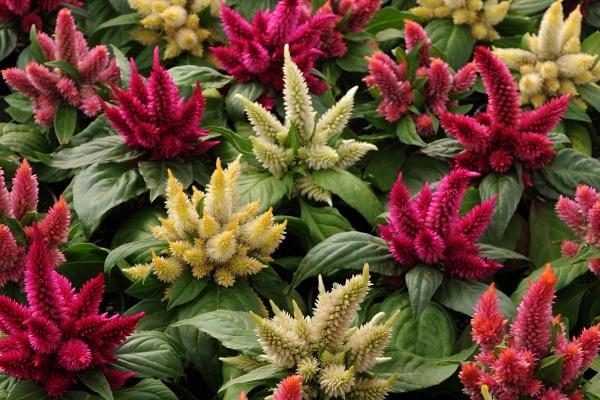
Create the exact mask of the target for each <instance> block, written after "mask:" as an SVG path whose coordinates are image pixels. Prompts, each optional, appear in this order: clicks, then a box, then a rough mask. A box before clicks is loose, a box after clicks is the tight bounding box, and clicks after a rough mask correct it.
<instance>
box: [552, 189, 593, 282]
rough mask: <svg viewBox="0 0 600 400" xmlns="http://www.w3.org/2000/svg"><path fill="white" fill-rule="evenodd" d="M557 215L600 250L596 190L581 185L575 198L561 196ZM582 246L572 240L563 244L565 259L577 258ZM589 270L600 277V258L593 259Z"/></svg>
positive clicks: (586, 242) (589, 264)
mask: <svg viewBox="0 0 600 400" xmlns="http://www.w3.org/2000/svg"><path fill="white" fill-rule="evenodd" d="M556 213H557V214H558V216H559V217H560V219H562V220H563V221H564V222H565V224H567V226H568V227H569V228H571V230H572V231H573V232H574V233H575V234H576V235H577V236H579V237H580V238H581V239H582V240H583V242H584V243H585V244H586V245H589V246H594V247H596V248H600V194H598V192H597V191H596V189H594V188H592V187H590V186H587V185H580V186H578V187H577V191H576V192H575V198H573V199H570V198H568V197H565V196H560V197H559V199H558V202H557V203H556ZM580 247H581V246H580V245H579V244H578V243H575V242H573V241H570V240H564V241H563V242H562V246H561V249H562V253H563V256H565V257H575V256H576V255H577V253H579V251H580ZM588 268H589V270H590V271H592V272H593V273H594V274H596V275H597V276H600V258H592V259H591V260H590V261H589V262H588Z"/></svg>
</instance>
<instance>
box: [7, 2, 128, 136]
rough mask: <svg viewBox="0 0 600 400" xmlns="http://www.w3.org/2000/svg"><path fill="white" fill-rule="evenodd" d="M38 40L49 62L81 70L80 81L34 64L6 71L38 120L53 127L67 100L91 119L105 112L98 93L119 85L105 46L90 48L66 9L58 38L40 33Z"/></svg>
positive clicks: (60, 16)
mask: <svg viewBox="0 0 600 400" xmlns="http://www.w3.org/2000/svg"><path fill="white" fill-rule="evenodd" d="M38 41H39V42H40V46H41V47H42V49H43V52H44V55H45V57H46V60H47V61H61V62H67V63H69V64H70V65H71V66H72V67H73V68H74V69H75V71H77V74H78V79H77V81H76V80H75V79H73V77H71V76H69V75H67V74H66V73H65V72H63V71H61V70H60V69H58V68H52V69H49V68H48V67H46V66H44V65H42V64H38V63H36V62H31V63H29V64H28V65H27V67H26V68H25V70H21V69H18V68H9V69H5V70H3V71H2V76H3V77H4V80H5V81H6V83H8V85H9V86H10V87H11V88H12V89H13V90H16V91H18V92H21V93H23V94H24V95H25V96H27V97H29V98H30V99H31V101H32V103H33V109H34V112H35V120H36V122H37V123H39V124H41V125H49V124H51V123H52V121H53V119H54V113H55V112H56V109H57V108H58V105H59V104H60V103H61V102H63V101H66V102H67V103H69V104H70V105H72V106H73V107H77V108H79V109H80V110H81V111H83V112H84V113H85V114H86V115H87V116H90V117H92V116H95V115H96V114H98V113H99V112H100V111H101V109H102V98H101V97H100V96H99V95H98V94H96V90H97V89H98V87H99V85H102V84H115V83H116V82H117V81H118V79H119V68H118V67H117V63H116V61H115V60H114V59H112V60H111V58H110V54H109V53H108V49H107V48H106V46H104V45H100V46H96V47H94V48H93V49H91V50H90V49H89V48H88V45H87V42H86V40H85V38H84V37H83V34H82V33H81V32H79V31H78V30H77V27H76V26H75V20H74V19H73V17H72V16H71V11H69V9H67V8H64V9H62V10H60V12H59V13H58V17H57V19H56V30H55V39H54V40H52V39H51V38H50V37H49V36H48V35H46V34H45V33H38Z"/></svg>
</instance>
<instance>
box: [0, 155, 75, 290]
mask: <svg viewBox="0 0 600 400" xmlns="http://www.w3.org/2000/svg"><path fill="white" fill-rule="evenodd" d="M37 205H38V181H37V178H36V176H35V175H33V172H32V170H31V167H30V166H29V163H28V162H27V160H23V163H22V164H21V166H20V167H19V169H18V170H17V173H16V174H15V176H14V177H13V179H12V190H11V191H10V192H9V191H8V189H7V188H6V182H5V180H4V171H3V170H2V169H1V168H0V216H4V217H8V218H12V219H14V220H16V221H17V222H18V223H20V224H21V225H22V226H24V231H25V234H26V235H27V236H29V237H30V236H31V232H32V229H33V228H34V227H37V229H38V230H39V231H40V234H41V235H42V236H43V237H44V238H45V240H46V242H47V243H48V246H49V249H48V253H49V255H48V257H49V259H50V260H51V261H52V264H53V265H57V264H59V263H60V262H62V261H63V260H64V257H63V254H62V253H61V252H60V251H59V250H58V246H59V245H61V244H63V243H65V242H66V241H67V236H68V233H69V222H70V219H71V215H70V212H69V207H68V206H67V203H66V202H65V200H64V198H62V197H61V198H60V199H59V200H58V202H56V204H54V205H53V206H52V207H51V208H50V209H49V210H48V213H47V214H46V216H45V217H44V218H43V219H41V220H40V221H38V222H32V221H33V220H34V218H31V217H32V215H33V214H36V213H37ZM25 252H26V243H22V242H18V241H17V239H16V238H15V235H14V234H13V232H12V231H11V229H10V228H9V226H7V225H4V224H0V287H1V286H4V285H5V284H6V283H7V282H11V281H12V282H19V281H21V280H22V279H23V260H24V258H25Z"/></svg>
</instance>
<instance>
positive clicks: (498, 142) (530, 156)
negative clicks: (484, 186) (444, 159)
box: [441, 47, 569, 182]
mask: <svg viewBox="0 0 600 400" xmlns="http://www.w3.org/2000/svg"><path fill="white" fill-rule="evenodd" d="M475 63H476V65H477V69H478V70H479V73H480V74H481V77H482V79H483V84H484V86H485V88H486V92H487V94H488V106H487V110H486V111H485V112H481V113H479V114H477V115H476V116H475V117H469V116H465V115H461V114H451V113H444V114H442V115H441V123H442V126H443V127H444V129H445V130H446V132H447V133H448V134H449V135H451V136H453V137H455V138H456V139H457V140H458V141H459V142H460V143H461V144H462V145H463V147H464V148H465V150H464V151H463V152H462V153H460V154H459V155H458V156H457V157H456V159H455V160H454V162H455V163H456V165H459V166H463V167H465V168H466V167H468V168H471V169H473V170H475V171H478V172H487V171H490V170H492V171H496V172H500V173H504V172H507V171H508V170H509V169H510V168H511V167H512V166H513V164H514V163H515V162H519V163H521V165H522V166H523V167H524V168H525V181H526V182H529V179H528V175H527V170H530V169H534V168H541V167H543V166H545V165H546V164H548V163H549V162H550V161H552V159H553V158H554V154H555V152H554V151H553V150H552V142H551V141H550V139H548V133H549V132H550V131H551V130H552V129H553V128H554V127H555V126H556V124H558V122H559V121H560V119H561V117H562V116H563V114H564V113H565V111H566V110H567V107H568V105H569V96H568V95H566V96H562V97H558V98H556V99H553V100H551V101H549V102H548V103H546V104H544V105H542V106H541V107H538V108H536V109H534V110H531V111H527V112H521V109H520V107H519V94H518V92H517V87H516V85H515V83H514V81H513V78H512V76H511V74H510V71H509V70H508V68H507V67H506V65H504V64H503V63H502V61H500V60H499V59H498V58H497V57H496V56H494V55H493V54H492V52H491V51H490V50H488V49H487V48H485V47H478V48H477V49H476V50H475Z"/></svg>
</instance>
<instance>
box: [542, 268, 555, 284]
mask: <svg viewBox="0 0 600 400" xmlns="http://www.w3.org/2000/svg"><path fill="white" fill-rule="evenodd" d="M556 280H557V278H556V275H555V274H554V271H553V270H552V265H550V263H548V264H546V266H545V267H544V272H543V273H542V276H541V277H540V281H539V282H540V283H541V284H543V285H546V286H554V285H555V284H556Z"/></svg>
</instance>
